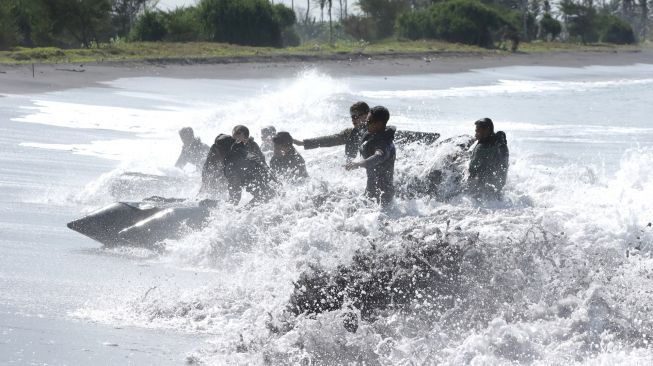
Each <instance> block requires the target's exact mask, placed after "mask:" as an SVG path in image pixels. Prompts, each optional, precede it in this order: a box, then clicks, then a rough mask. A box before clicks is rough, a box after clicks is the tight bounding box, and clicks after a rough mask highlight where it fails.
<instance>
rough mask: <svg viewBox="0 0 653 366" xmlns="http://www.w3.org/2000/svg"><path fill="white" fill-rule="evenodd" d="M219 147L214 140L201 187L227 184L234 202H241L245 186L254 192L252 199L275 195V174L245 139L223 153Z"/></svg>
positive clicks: (267, 198)
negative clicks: (219, 150)
mask: <svg viewBox="0 0 653 366" xmlns="http://www.w3.org/2000/svg"><path fill="white" fill-rule="evenodd" d="M219 148H220V147H218V146H216V144H214V145H213V146H211V150H210V151H209V156H208V158H207V159H206V163H205V164H204V168H203V170H202V191H205V192H211V190H214V189H221V188H222V189H224V188H223V187H224V185H226V187H227V190H228V192H229V202H231V203H233V204H238V202H240V198H241V196H242V190H243V189H245V190H246V191H247V192H249V193H250V194H252V196H254V198H253V199H252V203H259V202H265V201H267V200H269V199H270V198H271V197H272V196H274V194H275V189H274V188H273V185H272V183H273V181H274V178H273V176H272V174H271V173H270V170H269V168H268V166H267V165H266V164H265V160H261V159H260V157H258V155H257V154H256V153H255V152H251V151H249V149H248V148H247V146H245V145H244V144H242V143H234V144H233V145H231V146H230V147H228V148H226V149H224V151H221V152H220V153H218V149H219ZM220 156H224V158H223V159H220Z"/></svg>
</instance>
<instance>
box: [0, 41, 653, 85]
mask: <svg viewBox="0 0 653 366" xmlns="http://www.w3.org/2000/svg"><path fill="white" fill-rule="evenodd" d="M637 63H645V64H653V50H642V51H619V52H606V51H602V52H551V53H537V54H535V53H532V54H512V55H470V54H445V55H434V54H413V55H375V56H365V55H361V56H358V57H356V58H353V59H352V58H350V56H344V55H343V56H342V57H341V58H339V57H335V58H333V57H332V58H329V59H323V58H313V57H274V58H250V59H214V60H202V61H197V60H194V61H192V62H189V61H188V60H177V61H174V60H172V61H171V60H167V61H165V62H161V61H140V62H112V63H91V64H83V65H80V64H57V65H35V66H34V68H32V65H0V94H30V93H40V92H48V91H56V90H62V89H70V88H79V87H86V86H99V85H101V84H98V83H101V82H103V81H110V80H115V79H119V78H125V77H148V76H150V77H170V78H191V79H192V78H201V79H243V78H269V77H287V76H291V75H294V74H295V73H297V72H298V71H300V70H302V69H307V68H317V69H319V70H321V71H323V72H326V73H329V74H331V75H335V76H347V75H373V76H392V75H405V74H431V73H457V72H465V71H468V70H472V69H483V68H493V67H502V66H559V67H583V66H590V65H604V66H619V65H632V64H637Z"/></svg>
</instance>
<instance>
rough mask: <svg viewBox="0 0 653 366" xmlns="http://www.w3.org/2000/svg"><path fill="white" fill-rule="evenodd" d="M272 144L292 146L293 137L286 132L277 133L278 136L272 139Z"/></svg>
mask: <svg viewBox="0 0 653 366" xmlns="http://www.w3.org/2000/svg"><path fill="white" fill-rule="evenodd" d="M272 142H273V143H274V144H275V145H276V144H279V145H287V144H292V136H291V135H290V134H289V133H288V132H285V131H280V132H277V134H276V135H274V137H273V138H272Z"/></svg>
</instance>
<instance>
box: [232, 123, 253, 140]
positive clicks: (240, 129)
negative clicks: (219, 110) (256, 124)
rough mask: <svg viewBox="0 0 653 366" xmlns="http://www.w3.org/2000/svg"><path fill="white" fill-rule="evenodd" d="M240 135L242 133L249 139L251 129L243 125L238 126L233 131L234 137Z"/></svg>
mask: <svg viewBox="0 0 653 366" xmlns="http://www.w3.org/2000/svg"><path fill="white" fill-rule="evenodd" d="M238 133H242V134H243V135H245V137H247V138H249V128H247V127H245V126H243V125H238V126H236V127H234V129H233V131H231V134H232V135H235V134H238Z"/></svg>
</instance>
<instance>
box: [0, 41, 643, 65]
mask: <svg viewBox="0 0 653 366" xmlns="http://www.w3.org/2000/svg"><path fill="white" fill-rule="evenodd" d="M637 49H639V47H638V46H617V45H613V44H593V45H585V46H583V45H578V44H572V43H564V42H533V43H523V44H522V50H523V51H525V52H567V51H615V50H625V51H628V50H637ZM504 52H505V51H501V50H492V49H487V48H482V47H478V46H469V45H464V44H456V43H447V42H443V41H433V40H418V41H397V40H387V41H380V42H375V43H367V42H337V43H336V44H334V45H333V46H329V45H317V44H312V45H311V44H303V45H301V46H299V47H288V48H274V47H252V46H237V45H230V44H224V43H213V42H194V43H171V42H115V43H111V44H103V45H100V46H99V47H93V48H82V49H59V48H55V47H43V48H20V47H19V48H16V49H14V50H11V51H0V63H13V64H15V63H19V64H20V63H23V64H25V63H63V62H72V63H83V62H108V61H126V62H129V61H140V60H148V61H154V62H157V61H160V62H166V61H175V62H189V63H193V62H199V61H201V60H227V59H228V60H238V59H248V60H257V59H260V60H262V61H263V60H266V59H269V58H271V57H272V58H277V59H281V60H283V59H293V58H294V59H311V58H316V59H319V58H324V59H333V58H338V59H343V60H347V59H350V58H351V59H355V58H357V57H360V56H361V55H364V56H365V57H375V56H381V55H407V56H410V55H419V56H420V57H425V58H428V57H436V56H446V55H454V56H457V55H479V54H485V55H493V54H501V53H504Z"/></svg>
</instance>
